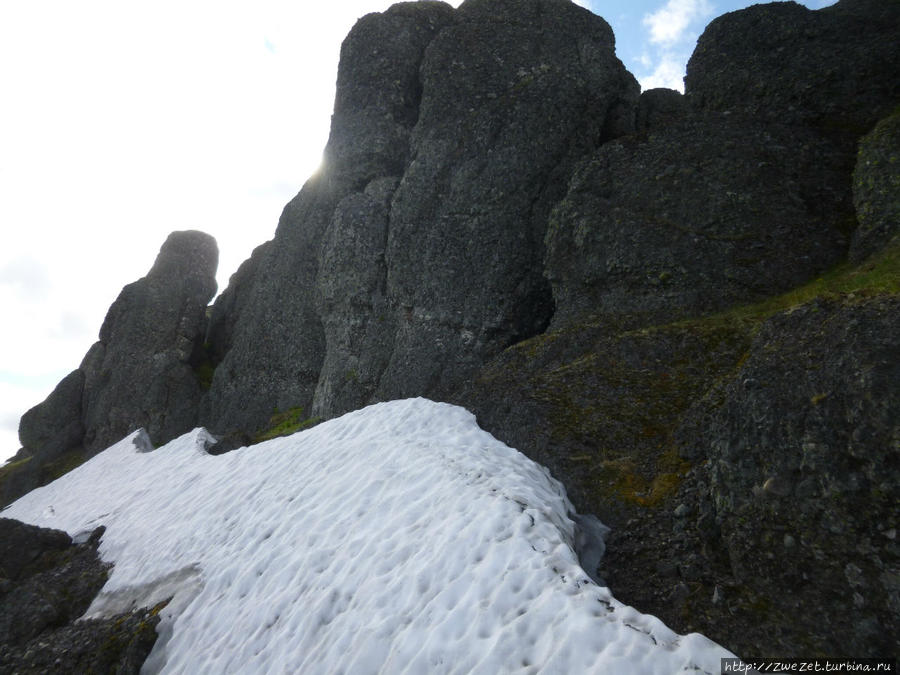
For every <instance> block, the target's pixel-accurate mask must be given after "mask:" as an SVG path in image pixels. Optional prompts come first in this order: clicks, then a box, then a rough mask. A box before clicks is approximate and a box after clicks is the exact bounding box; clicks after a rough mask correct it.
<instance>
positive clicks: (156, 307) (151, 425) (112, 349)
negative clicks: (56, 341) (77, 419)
mask: <svg viewBox="0 0 900 675" xmlns="http://www.w3.org/2000/svg"><path fill="white" fill-rule="evenodd" d="M217 262H218V251H217V249H216V243H215V240H214V239H213V238H212V237H210V236H209V235H207V234H204V233H202V232H196V231H187V232H173V233H172V234H171V235H169V237H168V239H167V240H166V242H165V243H164V244H163V246H162V248H161V249H160V252H159V255H158V256H157V258H156V262H155V263H154V265H153V267H152V269H151V270H150V272H149V273H148V274H147V276H145V277H144V278H142V279H140V280H138V281H135V282H134V283H131V284H129V285H127V286H126V287H125V288H123V289H122V292H121V293H120V294H119V297H118V298H117V299H116V301H115V302H114V303H113V304H112V306H111V307H110V309H109V312H108V313H107V315H106V319H105V320H104V322H103V326H102V327H101V329H100V341H99V342H97V343H96V344H95V345H94V346H93V347H92V348H91V350H90V351H89V352H88V354H87V355H86V356H85V359H84V361H82V364H81V370H82V372H83V373H84V397H83V399H82V410H83V413H82V414H83V423H84V427H85V439H84V445H85V448H86V449H87V450H88V451H89V452H97V451H99V450H102V449H104V448H106V447H107V446H109V445H111V444H112V443H114V442H116V441H118V440H119V439H121V438H122V437H124V436H125V435H127V434H128V433H129V432H131V431H133V430H135V429H137V428H138V427H144V428H146V429H147V431H148V433H149V434H150V437H151V438H152V439H153V441H154V442H155V443H162V442H165V441H168V440H171V439H172V438H175V437H176V436H179V435H180V434H182V433H184V432H186V431H188V430H190V429H192V428H193V427H194V426H195V425H196V424H197V418H198V410H199V404H200V400H201V397H202V395H203V390H202V388H201V386H200V383H199V381H198V378H197V375H196V373H195V372H194V364H195V360H196V355H197V353H198V352H199V351H201V350H202V348H203V342H204V335H205V332H206V306H207V303H208V302H209V301H210V299H212V296H213V295H214V294H215V291H216V282H215V272H216V264H217Z"/></svg>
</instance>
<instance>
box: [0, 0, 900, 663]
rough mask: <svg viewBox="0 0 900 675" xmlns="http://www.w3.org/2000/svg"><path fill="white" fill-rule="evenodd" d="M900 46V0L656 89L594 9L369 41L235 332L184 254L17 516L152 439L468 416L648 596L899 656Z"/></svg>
mask: <svg viewBox="0 0 900 675" xmlns="http://www.w3.org/2000/svg"><path fill="white" fill-rule="evenodd" d="M898 38H900V3H897V2H883V1H878V0H841V1H840V2H838V3H837V4H836V5H833V6H832V7H829V8H826V9H823V10H818V11H811V10H808V9H806V8H804V7H801V6H799V5H796V4H794V3H772V4H768V5H756V6H753V7H750V8H748V9H746V10H742V11H739V12H733V13H730V14H727V15H724V16H722V17H719V18H718V19H716V20H715V21H713V22H712V23H711V24H710V26H709V27H708V29H707V30H706V32H705V33H704V34H703V35H702V36H701V38H700V40H699V41H698V45H697V49H696V51H695V53H694V55H693V57H692V58H691V61H690V63H689V64H688V72H687V77H686V81H685V94H684V96H682V95H681V94H679V93H678V92H673V91H666V90H652V91H648V92H644V93H643V94H641V95H639V93H638V92H639V90H638V87H637V84H636V82H635V81H634V78H633V77H632V76H631V75H630V74H629V73H628V72H627V71H626V70H625V69H624V68H623V67H622V64H621V63H620V62H619V61H618V59H617V58H616V56H615V50H614V38H613V35H612V32H611V30H610V29H609V26H608V25H607V24H606V22H605V21H603V20H602V19H600V18H599V17H596V16H594V15H592V14H591V13H590V12H587V11H586V10H583V9H581V8H579V7H577V6H575V5H574V4H572V3H570V2H568V0H467V1H466V2H464V3H463V4H462V5H461V6H460V8H459V9H458V10H453V9H452V8H450V7H449V6H448V5H445V4H443V3H439V2H418V3H404V4H399V5H395V6H394V7H392V8H391V9H389V10H388V11H386V12H384V13H381V14H372V15H369V16H367V17H364V18H363V19H361V20H360V21H359V22H358V24H357V25H356V27H354V29H353V30H352V31H351V33H350V35H349V36H348V37H347V39H346V40H345V42H344V45H343V48H342V53H341V65H340V68H339V72H338V88H337V96H336V101H335V114H334V117H333V120H332V129H331V136H330V139H329V143H328V147H327V149H326V153H325V158H326V161H325V164H324V166H323V168H322V170H321V171H320V172H319V174H317V175H316V176H315V177H314V178H312V179H311V180H310V181H309V182H308V183H307V184H306V185H305V186H304V187H303V189H302V190H301V192H300V193H299V194H298V195H297V197H296V198H295V199H294V200H292V201H291V202H290V203H289V204H288V205H287V206H286V207H285V210H284V213H283V214H282V217H281V220H280V222H279V225H278V229H277V231H276V234H275V237H274V239H273V240H272V241H270V242H267V243H266V244H264V245H263V246H261V247H260V248H258V249H257V250H256V251H254V254H253V256H252V257H251V258H250V259H249V260H248V261H247V262H246V263H245V264H244V265H243V266H242V267H241V269H240V270H239V271H238V273H237V274H236V275H235V276H234V277H233V278H232V281H231V284H230V285H229V288H228V289H226V290H225V291H224V292H223V293H222V295H220V296H219V298H218V299H217V301H216V303H215V305H214V306H213V308H212V312H211V319H210V320H209V326H208V330H207V328H206V315H205V313H204V312H205V304H206V302H208V300H209V298H210V297H211V296H212V294H213V292H214V286H212V285H211V284H212V282H211V279H212V274H213V271H214V270H213V269H212V268H213V267H214V261H215V255H214V248H213V245H212V243H211V242H209V241H208V240H206V239H204V238H203V236H202V235H199V234H198V233H193V234H184V233H182V234H180V235H177V236H176V235H173V239H170V241H169V242H167V244H166V246H164V247H163V251H162V252H161V253H160V259H159V260H158V261H157V264H156V265H155V266H154V271H151V273H150V274H149V275H148V276H147V277H145V278H144V279H142V280H141V281H139V282H136V283H135V284H133V285H131V286H129V287H126V289H124V290H123V292H122V295H121V296H120V298H119V300H117V301H116V303H115V304H114V305H113V307H112V308H111V309H110V314H109V316H108V317H107V320H106V322H105V323H104V327H103V329H102V330H101V336H100V337H101V339H100V342H99V343H98V345H97V346H95V347H94V348H92V350H91V351H90V352H89V353H88V355H87V356H86V357H85V360H84V362H83V363H82V365H81V367H80V368H79V369H78V370H76V371H75V372H74V373H73V374H72V375H70V376H69V377H67V378H66V379H65V380H63V382H61V383H60V385H59V386H58V387H57V390H56V391H54V393H53V394H52V395H51V396H50V397H49V398H48V399H47V401H45V402H44V403H42V404H41V405H40V406H38V407H37V408H35V409H33V410H32V411H29V413H28V414H27V415H26V416H25V418H23V423H22V428H21V429H20V437H21V440H22V444H23V448H24V449H23V451H22V453H21V454H20V456H19V457H18V458H17V462H16V463H14V464H12V465H8V466H7V467H4V468H3V469H2V470H0V471H2V472H3V483H2V485H3V490H4V492H3V497H4V499H5V500H9V499H11V498H13V497H14V496H15V495H16V494H21V492H22V491H23V490H26V489H29V488H30V487H31V486H33V485H34V484H37V483H38V482H41V481H45V480H48V479H49V478H50V477H51V474H53V473H55V472H58V471H61V470H65V468H66V466H68V465H69V464H70V461H69V460H70V459H71V460H72V461H77V459H78V457H81V456H84V453H88V454H89V453H91V452H94V451H96V450H97V449H99V448H100V447H102V446H103V444H106V443H108V442H110V441H112V440H115V438H113V436H116V437H118V436H121V435H124V434H125V433H126V432H127V431H129V430H130V429H132V428H135V427H138V426H146V427H147V428H148V430H149V431H150V433H151V437H152V438H153V440H154V441H155V442H160V441H164V440H168V439H170V438H172V437H174V436H175V435H177V434H178V433H180V432H181V431H184V430H186V429H187V428H190V427H191V426H194V425H196V424H204V425H206V426H207V427H209V428H210V429H211V430H213V431H214V432H216V433H219V434H230V435H231V438H232V439H235V438H237V439H242V438H247V439H248V438H251V437H253V436H254V435H255V434H257V433H258V432H259V431H261V430H262V429H264V428H265V427H266V425H267V420H269V417H270V415H272V413H273V411H281V412H282V413H284V414H285V415H287V417H282V418H279V420H291V423H292V424H293V423H294V422H296V421H299V419H302V418H303V417H312V416H317V417H331V416H334V415H337V414H339V413H342V412H345V411H347V410H349V409H353V408H356V407H359V406H362V405H365V404H367V403H370V402H373V401H378V400H383V399H389V398H397V397H404V396H412V395H421V396H428V397H432V398H440V399H445V400H450V401H452V402H455V403H460V404H462V405H464V406H466V407H468V408H469V409H470V410H472V411H474V412H475V413H476V414H477V416H478V419H479V423H480V424H482V425H483V426H484V427H485V428H486V429H488V430H489V431H491V432H492V433H494V434H495V435H496V436H498V437H499V438H500V439H501V440H503V441H505V442H507V443H509V444H510V445H512V446H514V447H516V448H519V449H520V450H522V451H523V452H525V453H526V454H528V455H529V456H531V457H532V458H534V459H536V460H537V461H540V462H541V463H543V464H546V465H547V466H548V467H550V469H551V471H552V472H553V474H554V475H555V476H556V477H558V478H559V479H561V480H562V481H563V482H564V483H565V484H566V487H567V489H568V491H569V494H570V496H571V498H572V500H573V502H574V503H575V505H576V507H577V508H578V509H579V511H581V512H592V513H595V514H597V515H598V516H599V517H600V518H601V519H602V520H603V521H604V522H606V523H607V524H609V525H611V526H612V527H613V533H612V535H611V539H610V542H609V547H608V553H607V558H606V560H605V562H604V563H603V565H604V568H603V570H601V576H602V577H603V578H604V579H606V580H607V581H608V582H609V584H610V586H611V588H612V590H613V592H614V593H615V595H616V596H617V597H619V598H621V599H622V600H623V601H625V602H628V603H632V604H635V605H636V606H638V607H639V608H640V609H642V610H644V611H650V612H654V613H657V614H659V615H660V616H661V617H662V618H663V619H664V620H665V621H666V622H668V623H669V624H670V625H672V626H673V628H675V629H676V630H679V631H687V630H700V631H702V632H704V633H705V634H707V635H709V636H710V637H712V638H713V639H715V640H717V641H719V642H720V643H721V644H723V645H725V646H726V647H728V648H729V649H732V650H734V651H736V652H738V653H745V654H750V655H761V654H778V655H783V656H789V655H798V656H799V655H803V656H808V655H811V654H823V655H835V653H834V649H835V646H834V645H836V644H844V645H846V647H845V648H846V650H847V652H848V653H847V655H856V656H860V655H864V654H866V655H872V654H884V653H897V652H898V646H900V645H898V643H897V641H896V638H894V637H892V636H895V635H900V625H898V623H900V599H898V598H900V596H898V593H900V583H898V579H900V548H898V545H897V540H896V535H897V522H896V520H897V515H896V508H894V507H893V505H894V504H895V503H896V494H897V476H898V466H897V462H898V457H900V428H898V426H897V420H898V419H900V393H898V385H897V383H898V382H900V377H898V375H900V372H898V367H900V366H898V358H897V355H898V354H900V344H898V338H897V336H898V335H900V330H898V329H900V326H898V325H897V322H898V319H897V317H898V316H900V315H898V312H897V310H898V306H897V302H898V294H900V241H898V239H897V234H898V228H900V224H898V219H897V218H898V217H897V214H898V210H900V209H898V194H900V191H898V180H900V179H898V176H900V161H898V159H897V147H898V144H897V128H898V126H897V120H898V116H897V113H896V112H895V111H896V107H897V105H898V104H900V66H898V64H900V54H898V49H900V47H898V45H900V39H898ZM158 269H159V270H162V269H166V270H169V271H168V272H167V273H166V274H164V275H163V274H159V273H157V272H156V271H157V270H158ZM204 331H206V333H205V337H204ZM135 374H137V376H136V377H135ZM289 426H290V425H287V426H286V427H285V428H289ZM838 637H841V640H838V639H837V638H838Z"/></svg>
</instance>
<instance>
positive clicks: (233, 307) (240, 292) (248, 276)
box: [206, 241, 272, 365]
mask: <svg viewBox="0 0 900 675" xmlns="http://www.w3.org/2000/svg"><path fill="white" fill-rule="evenodd" d="M271 244H272V242H271V241H267V242H265V243H264V244H260V245H259V246H257V247H256V248H255V249H253V253H251V254H250V257H249V258H247V260H245V261H244V262H243V263H241V266H240V267H239V268H238V271H237V272H235V273H234V274H232V275H231V278H230V279H229V280H228V288H226V289H225V290H224V291H222V292H221V293H220V294H219V296H218V297H217V298H216V301H215V303H214V304H213V308H212V313H211V315H210V317H209V325H208V326H207V329H206V343H207V345H208V350H209V355H210V357H211V359H212V361H213V364H214V365H217V364H219V363H221V361H222V360H223V359H224V358H225V355H226V354H227V353H228V350H230V349H231V345H232V342H233V341H234V326H235V323H236V322H237V320H238V317H239V316H241V315H243V313H244V311H246V309H247V307H248V305H249V304H250V302H251V299H252V289H253V283H254V281H255V280H256V277H257V273H258V270H259V266H260V264H261V263H262V261H263V260H264V259H265V257H266V251H267V250H268V248H269V246H271Z"/></svg>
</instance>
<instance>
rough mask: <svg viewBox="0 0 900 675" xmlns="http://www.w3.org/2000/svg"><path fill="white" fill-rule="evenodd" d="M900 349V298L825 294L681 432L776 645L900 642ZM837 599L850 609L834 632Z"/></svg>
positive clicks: (775, 321)
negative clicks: (825, 611) (825, 613)
mask: <svg viewBox="0 0 900 675" xmlns="http://www.w3.org/2000/svg"><path fill="white" fill-rule="evenodd" d="M898 355H900V298H898V297H896V296H895V297H874V298H871V299H868V298H866V299H864V298H846V299H840V300H814V301H812V302H809V303H807V304H805V305H803V306H801V307H799V308H797V309H795V310H794V311H790V312H785V313H781V314H778V315H775V316H773V317H772V318H771V319H769V320H768V321H766V322H765V323H764V324H763V325H762V326H761V327H760V330H759V332H758V333H757V334H756V335H755V336H754V339H753V343H752V345H751V346H750V349H749V352H748V358H746V359H745V360H744V361H743V362H742V363H740V365H739V367H738V368H736V369H735V371H734V372H733V373H731V374H730V376H729V378H728V379H727V380H725V381H724V382H723V384H721V385H720V386H717V387H713V388H712V389H711V390H710V391H709V393H708V394H707V395H706V397H705V398H704V400H703V401H701V402H700V403H699V405H698V406H697V407H696V408H695V409H694V410H692V411H690V413H689V414H688V415H687V416H686V417H687V419H688V420H689V421H688V422H687V423H686V426H685V427H684V428H682V429H680V430H679V431H678V433H677V436H678V437H679V439H680V440H681V442H682V443H683V445H684V447H683V448H681V450H680V452H681V454H682V455H687V456H692V457H697V458H699V459H703V460H704V465H703V466H704V468H705V471H704V473H705V477H704V480H705V481H707V484H708V489H709V496H710V500H709V502H708V509H706V510H705V511H701V512H700V513H699V514H698V515H699V517H700V518H703V517H708V516H711V517H713V518H714V519H715V525H716V526H717V528H718V530H719V532H720V537H721V544H722V546H723V547H724V550H725V552H726V553H727V556H728V561H729V563H730V567H731V573H732V577H733V580H734V582H735V584H736V585H737V587H739V588H740V589H741V595H742V596H743V597H744V601H745V602H746V603H747V604H748V605H752V604H753V602H754V601H755V602H757V603H762V604H764V605H765V612H764V615H765V616H766V617H767V622H768V623H769V624H770V626H769V631H770V635H768V636H766V639H771V640H772V643H771V644H772V645H773V647H774V646H775V644H776V643H779V642H782V643H787V642H791V641H794V640H798V641H803V642H805V643H806V645H805V646H807V647H809V648H811V650H812V651H810V653H836V652H840V653H841V654H842V655H846V656H850V655H853V654H876V653H877V654H891V653H894V650H895V649H896V637H897V636H898V635H900V545H898V541H897V530H898V526H900V514H898V512H897V508H896V507H897V499H896V498H897V494H898V491H900V417H898V415H897V411H898V410H900V386H898V383H900V359H898ZM786 559H788V560H790V564H785V560H786ZM787 589H790V593H787V592H785V591H786V590H787ZM824 598H828V604H829V607H832V608H837V607H840V608H842V611H840V612H836V611H833V612H829V617H828V624H827V626H822V624H821V614H820V613H821V611H822V603H823V599H824ZM761 613H762V612H761ZM759 637H763V636H762V635H761V636H759ZM786 648H788V644H778V649H776V651H781V650H783V649H786Z"/></svg>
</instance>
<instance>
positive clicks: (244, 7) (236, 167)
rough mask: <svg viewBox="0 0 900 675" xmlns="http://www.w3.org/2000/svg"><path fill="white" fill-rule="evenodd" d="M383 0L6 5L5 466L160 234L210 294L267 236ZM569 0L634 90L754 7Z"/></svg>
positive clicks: (1, 68) (0, 449)
mask: <svg viewBox="0 0 900 675" xmlns="http://www.w3.org/2000/svg"><path fill="white" fill-rule="evenodd" d="M459 2H460V0H455V1H454V2H452V3H451V4H453V5H454V6H458V5H459ZM390 4H391V2H389V1H384V0H382V1H379V0H340V2H321V1H320V0H317V1H316V2H306V1H305V0H253V1H252V2H251V1H250V0H247V1H245V2H232V1H229V0H219V1H217V2H214V3H213V2H205V1H202V2H201V1H191V0H178V1H177V2H173V1H170V0H155V1H154V2H148V1H144V2H133V1H129V0H111V1H100V0H81V1H80V2H71V0H64V1H63V0H58V1H54V0H4V2H2V3H0V64H2V65H0V92H2V101H3V103H2V106H0V317H2V322H3V328H2V330H0V461H3V460H4V459H5V458H6V457H8V456H11V455H12V454H14V453H15V452H16V450H17V449H18V448H19V444H18V439H17V434H16V430H17V428H18V420H19V417H20V416H21V414H22V413H23V412H25V411H26V410H27V409H28V408H30V407H31V406H33V405H35V404H36V403H39V402H40V401H41V400H43V399H44V398H45V397H46V396H47V394H49V393H50V391H52V389H53V387H54V386H55V384H56V383H57V382H58V381H59V380H60V379H61V378H62V377H63V376H65V375H66V374H67V373H68V372H70V371H71V370H74V369H75V368H76V367H78V364H79V363H80V361H81V358H82V356H83V355H84V353H85V352H86V351H87V349H88V347H90V345H91V344H92V343H93V342H94V341H95V340H96V339H97V333H98V331H99V329H100V325H101V323H102V321H103V317H104V316H105V314H106V310H107V309H108V308H109V305H110V304H111V303H112V301H113V300H114V299H115V298H116V296H117V295H118V293H119V291H120V290H121V288H122V286H124V285H125V284H127V283H129V282H131V281H134V280H135V279H138V278H139V277H141V276H143V275H144V274H146V272H147V271H148V270H149V269H150V266H151V265H152V263H153V260H154V258H155V257H156V254H157V252H158V251H159V247H160V245H161V244H162V242H163V241H164V240H165V238H166V235H167V234H168V233H169V232H171V231H172V230H182V229H200V230H204V231H206V232H209V233H210V234H212V235H213V236H215V237H216V239H217V241H218V243H219V251H220V264H219V274H218V280H219V289H220V290H222V289H224V288H225V286H226V285H227V283H228V278H229V277H230V276H231V274H232V273H233V272H234V271H235V270H236V269H237V267H238V265H239V264H240V263H241V261H243V260H244V259H245V258H246V257H248V256H249V254H250V251H251V250H252V249H253V247H254V246H256V245H258V244H260V243H262V242H263V241H266V240H267V239H270V238H271V237H272V234H273V233H274V230H275V226H276V224H277V221H278V216H279V214H280V213H281V209H282V207H283V206H284V204H285V203H286V202H287V201H288V200H289V199H290V198H291V197H292V196H293V195H294V194H296V192H297V191H298V190H299V189H300V187H301V186H302V184H303V182H304V181H305V180H306V178H307V177H308V176H309V175H310V174H311V173H312V172H313V171H314V170H315V168H316V166H317V165H318V163H319V160H320V157H321V153H322V149H323V147H324V145H325V141H326V139H327V135H328V125H329V120H330V115H331V110H332V103H333V98H334V82H335V77H336V74H337V60H338V54H339V50H340V43H341V40H342V39H343V37H344V36H345V35H346V34H347V32H348V31H349V30H350V28H351V27H352V26H353V24H354V22H355V21H356V19H357V18H358V17H360V16H362V15H363V14H366V13H367V12H371V11H380V10H383V9H385V8H387V7H388V6H389V5H390ZM578 4H581V5H583V6H586V7H588V8H589V9H591V10H592V11H593V12H595V13H597V14H600V15H601V16H603V17H604V18H605V19H606V20H607V21H608V22H609V23H610V24H611V25H612V27H613V29H614V30H615V33H616V42H617V52H618V55H619V58H621V59H622V60H623V61H624V62H625V65H626V67H628V69H629V70H631V72H632V73H634V74H635V76H636V77H637V78H638V80H639V81H640V82H641V84H642V86H643V87H644V88H645V89H648V88H651V87H659V86H667V87H672V88H678V89H681V88H682V77H683V76H684V66H685V63H686V62H687V59H688V57H689V56H690V53H691V51H692V50H693V47H694V44H695V42H696V39H697V36H698V35H699V34H700V33H701V32H702V30H703V28H704V26H705V25H706V24H707V23H708V22H709V20H710V19H712V18H714V17H715V16H718V15H720V14H723V13H724V12H727V11H732V10H734V9H738V8H740V7H744V6H747V5H749V4H751V3H750V2H744V1H742V0H668V1H665V0H591V1H590V2H588V1H587V0H583V1H580V2H579V3H578ZM804 4H806V5H807V6H809V7H813V8H818V7H821V6H824V5H827V4H832V3H831V1H830V0H808V1H807V2H805V3H804Z"/></svg>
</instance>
